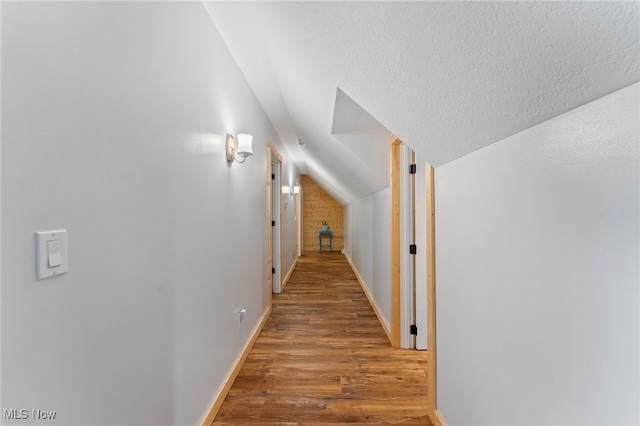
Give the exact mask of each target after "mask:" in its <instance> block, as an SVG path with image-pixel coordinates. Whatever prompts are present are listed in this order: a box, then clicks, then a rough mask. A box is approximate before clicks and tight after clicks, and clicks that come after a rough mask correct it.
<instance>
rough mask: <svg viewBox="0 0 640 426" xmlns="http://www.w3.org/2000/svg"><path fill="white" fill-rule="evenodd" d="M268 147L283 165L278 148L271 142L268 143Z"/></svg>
mask: <svg viewBox="0 0 640 426" xmlns="http://www.w3.org/2000/svg"><path fill="white" fill-rule="evenodd" d="M267 146H268V147H269V148H271V153H272V154H273V155H275V156H276V158H277V159H278V160H280V163H282V155H280V152H278V148H276V146H275V145H274V144H273V143H272V142H271V141H267Z"/></svg>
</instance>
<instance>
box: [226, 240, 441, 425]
mask: <svg viewBox="0 0 640 426" xmlns="http://www.w3.org/2000/svg"><path fill="white" fill-rule="evenodd" d="M426 363H427V356H426V352H419V351H415V350H397V349H393V348H391V346H390V344H389V340H388V338H387V336H386V334H385V333H384V331H383V329H382V327H381V326H380V323H379V322H378V319H377V317H376V315H375V313H374V311H373V309H372V308H371V306H370V305H369V301H368V300H367V297H366V296H365V295H364V293H363V291H362V289H361V288H360V285H359V284H358V281H357V280H356V277H355V275H354V274H353V271H352V270H351V268H350V267H349V264H348V263H347V261H346V259H345V257H344V256H343V255H342V254H340V253H339V252H338V253H328V252H324V253H305V255H304V256H302V257H301V258H300V261H299V262H298V266H297V268H296V270H295V271H294V272H293V274H292V275H291V278H290V280H289V283H288V284H287V286H286V288H285V291H284V293H282V294H279V295H274V298H273V312H272V314H271V317H270V319H269V320H268V322H267V323H266V325H265V327H264V329H263V331H262V333H261V334H260V336H259V337H258V340H257V341H256V343H255V345H254V347H253V349H252V350H251V353H250V354H249V357H248V358H247V361H246V363H245V364H244V366H243V367H242V369H241V371H240V373H239V375H238V377H237V379H236V381H235V383H234V385H233V386H232V388H231V390H230V392H229V394H228V396H227V398H226V399H225V401H224V403H223V405H222V407H221V408H220V411H219V412H218V416H217V417H216V419H215V421H214V424H216V425H224V424H226V425H241V424H246V425H294V424H304V425H309V424H325V425H338V424H351V425H353V424H366V425H376V424H401V425H431V422H429V419H428V418H427V416H426V413H427V409H426V403H427V397H426V387H427V377H426Z"/></svg>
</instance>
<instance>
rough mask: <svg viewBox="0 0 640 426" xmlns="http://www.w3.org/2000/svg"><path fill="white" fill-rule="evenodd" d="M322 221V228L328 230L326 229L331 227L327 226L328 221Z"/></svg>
mask: <svg viewBox="0 0 640 426" xmlns="http://www.w3.org/2000/svg"><path fill="white" fill-rule="evenodd" d="M320 222H322V230H323V231H326V230H328V229H329V227H328V226H327V221H326V220H322V221H320Z"/></svg>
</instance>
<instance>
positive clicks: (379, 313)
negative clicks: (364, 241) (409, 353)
mask: <svg viewBox="0 0 640 426" xmlns="http://www.w3.org/2000/svg"><path fill="white" fill-rule="evenodd" d="M344 257H345V258H346V259H347V262H349V266H351V270H352V271H353V273H354V274H355V276H356V278H357V279H358V282H359V283H360V287H362V291H364V294H365V296H367V299H369V304H371V307H372V308H373V312H375V313H376V316H377V317H378V321H380V325H381V326H382V329H383V330H384V332H385V333H386V334H387V337H388V338H389V343H392V339H391V330H390V329H389V324H387V321H385V319H384V317H383V316H382V310H380V307H379V306H378V304H377V303H376V299H374V298H373V295H372V294H371V293H370V292H369V289H368V288H367V285H366V283H365V281H364V279H362V277H361V276H360V272H358V268H356V265H354V264H353V262H352V261H351V258H350V257H349V255H348V254H347V252H344Z"/></svg>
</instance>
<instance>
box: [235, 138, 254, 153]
mask: <svg viewBox="0 0 640 426" xmlns="http://www.w3.org/2000/svg"><path fill="white" fill-rule="evenodd" d="M252 145H253V136H251V135H249V134H246V133H239V134H238V155H240V156H242V157H245V158H246V157H248V156H250V155H253V146H252Z"/></svg>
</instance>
